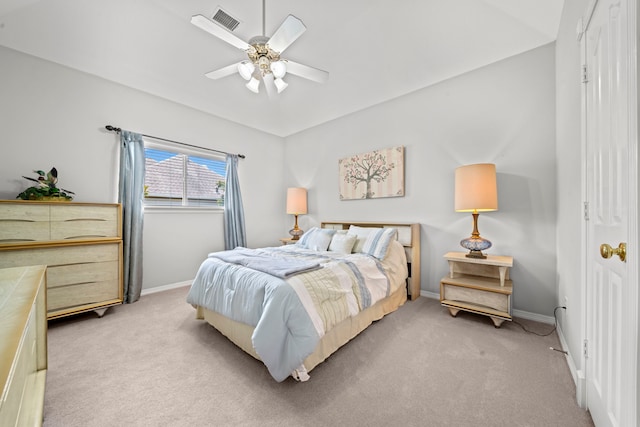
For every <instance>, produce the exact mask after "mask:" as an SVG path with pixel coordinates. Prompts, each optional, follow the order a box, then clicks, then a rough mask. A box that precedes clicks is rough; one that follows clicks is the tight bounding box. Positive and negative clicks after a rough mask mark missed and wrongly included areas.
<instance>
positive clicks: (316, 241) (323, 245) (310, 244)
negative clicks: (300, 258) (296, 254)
mask: <svg viewBox="0 0 640 427" xmlns="http://www.w3.org/2000/svg"><path fill="white" fill-rule="evenodd" d="M335 232H336V230H332V229H330V228H318V227H313V228H311V230H309V231H307V232H306V233H304V234H303V235H302V237H300V240H299V241H298V245H299V246H302V247H303V248H305V249H311V250H313V251H326V250H327V248H328V247H329V243H330V242H331V237H332V236H333V235H334V234H335Z"/></svg>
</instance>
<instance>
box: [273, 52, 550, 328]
mask: <svg viewBox="0 0 640 427" xmlns="http://www.w3.org/2000/svg"><path fill="white" fill-rule="evenodd" d="M554 52H555V49H554V45H553V44H550V45H547V46H544V47H541V48H538V49H535V50H532V51H530V52H526V53H524V54H521V55H518V56H516V57H513V58H510V59H507V60H504V61H501V62H498V63H495V64H493V65H490V66H487V67H484V68H481V69H479V70H476V71H473V72H470V73H467V74H464V75H461V76H459V77H456V78H453V79H450V80H448V81H445V82H443V83H440V84H437V85H434V86H431V87H427V88H424V89H422V90H418V91H416V92H414V93H412V94H409V95H406V96H403V97H401V98H398V99H395V100H392V101H389V102H386V103H384V104H380V105H377V106H374V107H372V108H369V109H366V110H363V111H360V112H358V113H355V114H352V115H350V116H347V117H343V118H340V119H337V120H335V121H332V122H329V123H326V124H324V125H321V126H318V127H316V128H313V129H310V130H307V131H304V132H301V133H298V134H296V135H293V136H291V137H288V138H286V150H285V165H286V174H285V183H286V185H287V186H297V185H300V186H304V187H307V188H308V189H309V214H308V215H304V216H302V217H301V219H300V223H301V227H302V228H308V227H310V226H312V225H317V224H318V223H319V222H320V221H323V220H363V221H366V220H370V221H375V220H381V221H398V222H419V223H421V224H422V278H421V279H422V289H423V291H427V292H432V293H438V292H439V281H440V278H441V277H442V276H444V275H445V274H446V272H447V271H448V270H447V263H446V261H445V260H444V259H443V258H442V256H443V254H444V253H446V252H448V251H457V250H462V248H461V247H460V246H459V244H458V242H459V241H460V239H462V238H465V237H468V236H469V235H470V234H471V230H472V219H471V215H470V214H462V213H456V212H454V210H453V187H454V169H455V168H456V167H458V166H461V165H464V164H470V163H481V162H492V163H496V167H497V172H498V197H499V211H497V212H490V213H483V214H481V215H480V219H479V229H480V232H481V234H482V235H483V236H484V237H486V238H488V239H489V240H491V241H492V242H493V247H492V248H491V249H490V250H489V253H491V254H500V255H512V256H513V257H514V267H513V269H512V278H513V280H514V299H513V301H514V308H515V309H518V310H523V311H526V312H531V313H538V314H542V315H545V316H550V315H552V314H553V308H554V307H555V305H556V303H557V293H556V251H555V232H556V203H557V202H556V181H557V180H556V161H555V69H554V67H555V61H554ZM371 90H375V88H371ZM396 145H404V146H405V147H406V151H405V156H406V159H405V181H406V188H405V196H404V197H399V198H387V199H374V200H350V201H340V200H339V198H338V159H340V158H343V157H347V156H350V155H353V154H357V153H362V152H366V151H370V150H374V149H377V148H385V147H392V146H396Z"/></svg>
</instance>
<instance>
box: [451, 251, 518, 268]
mask: <svg viewBox="0 0 640 427" xmlns="http://www.w3.org/2000/svg"><path fill="white" fill-rule="evenodd" d="M444 258H445V259H446V260H447V261H454V262H466V263H469V264H483V265H495V266H497V267H513V257H510V256H502V255H487V257H486V258H469V257H467V256H466V253H465V252H447V253H446V254H445V255H444Z"/></svg>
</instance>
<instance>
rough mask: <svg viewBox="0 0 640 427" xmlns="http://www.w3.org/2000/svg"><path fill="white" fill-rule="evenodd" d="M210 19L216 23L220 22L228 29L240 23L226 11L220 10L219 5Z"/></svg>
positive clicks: (231, 29) (230, 29)
mask: <svg viewBox="0 0 640 427" xmlns="http://www.w3.org/2000/svg"><path fill="white" fill-rule="evenodd" d="M212 19H213V20H214V21H215V22H217V23H218V24H220V25H222V26H223V27H225V28H226V29H227V30H229V31H233V30H235V29H236V27H237V26H238V24H240V21H238V20H237V19H236V18H234V17H233V16H231V15H229V14H228V13H227V12H225V11H224V10H222V8H220V7H218V10H216V13H214V14H213V18H212Z"/></svg>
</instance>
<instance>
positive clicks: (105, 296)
mask: <svg viewBox="0 0 640 427" xmlns="http://www.w3.org/2000/svg"><path fill="white" fill-rule="evenodd" d="M118 299H121V297H120V283H119V281H118V280H117V279H116V280H110V281H105V282H91V283H78V284H75V285H68V286H60V287H57V288H50V289H48V290H47V310H48V311H49V312H52V311H56V310H62V309H71V308H74V307H79V306H84V305H92V304H98V303H102V302H105V301H113V300H118Z"/></svg>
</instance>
